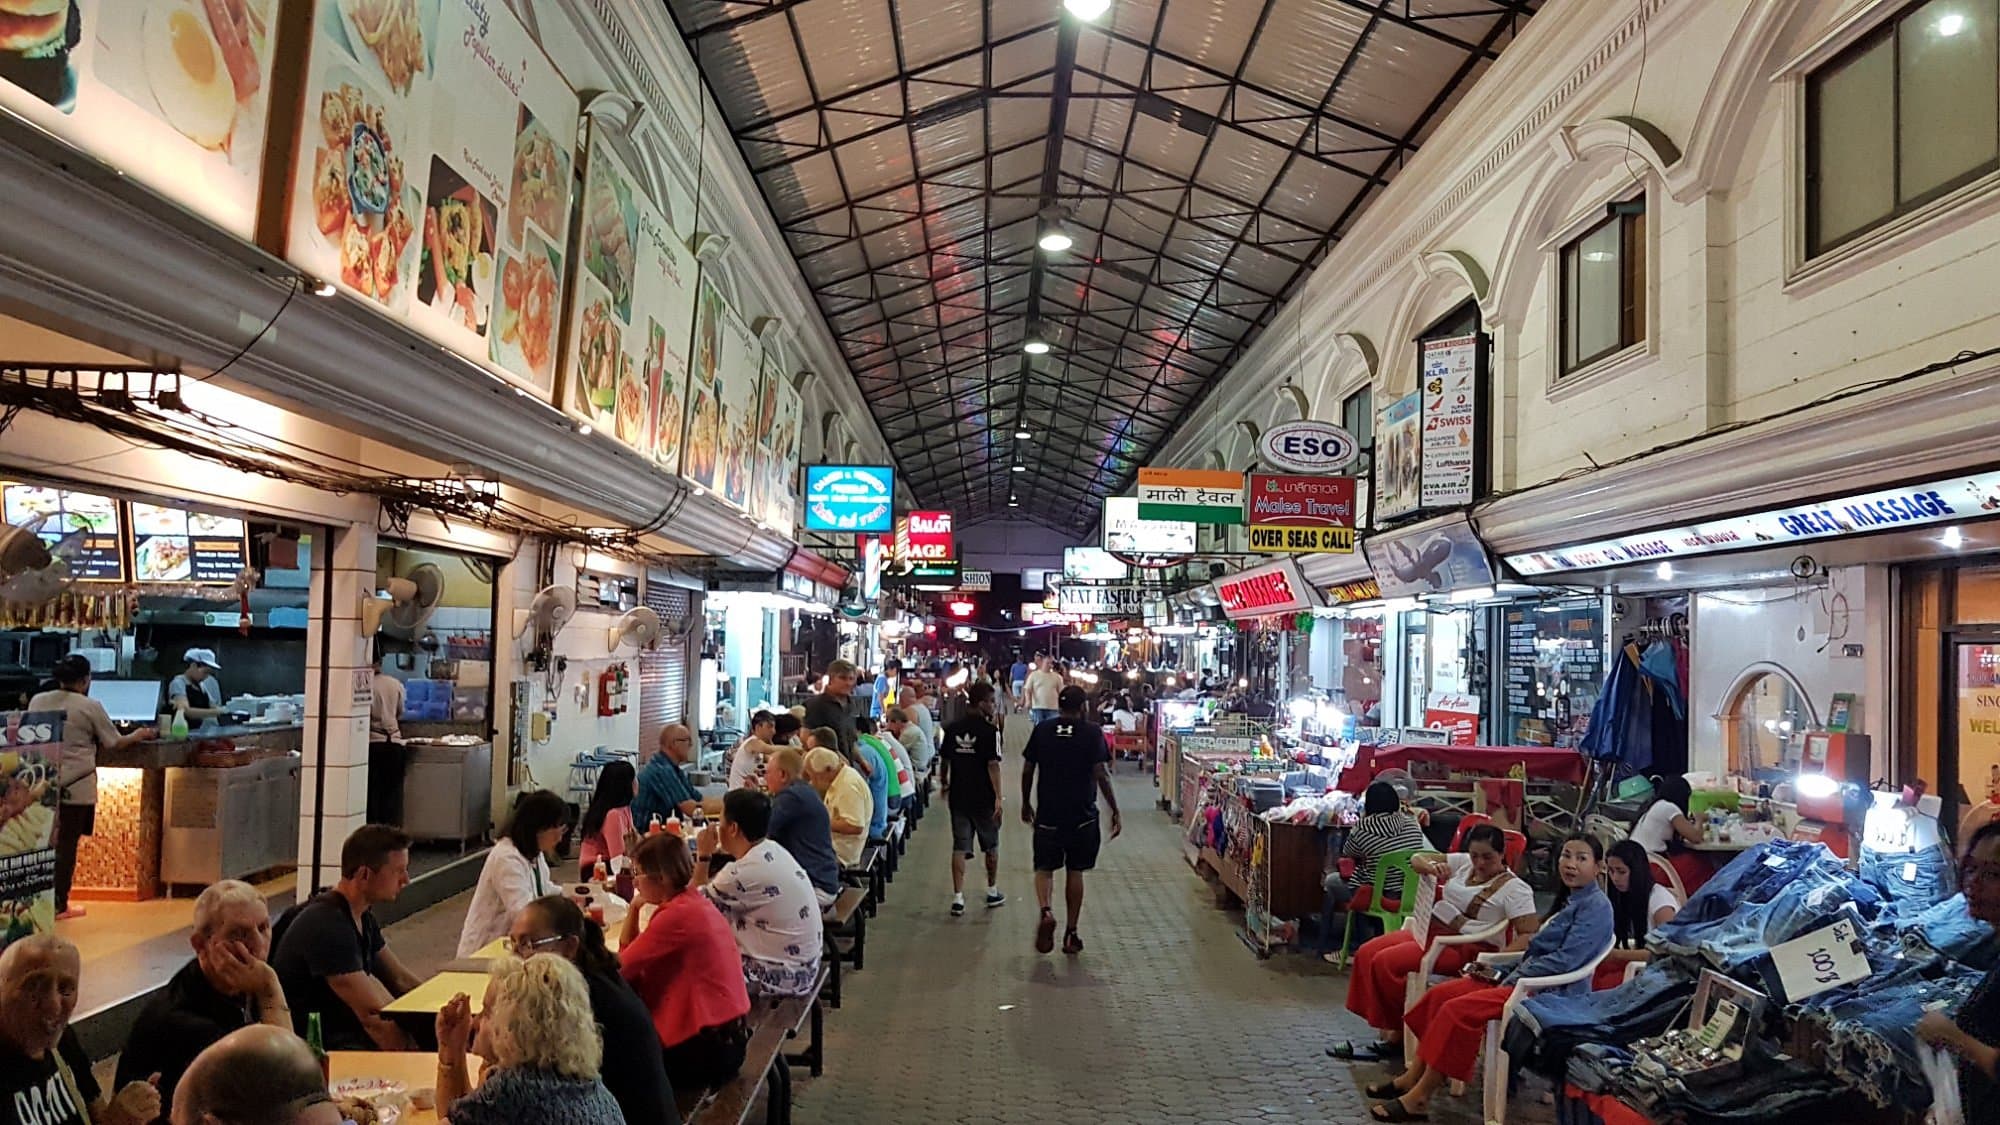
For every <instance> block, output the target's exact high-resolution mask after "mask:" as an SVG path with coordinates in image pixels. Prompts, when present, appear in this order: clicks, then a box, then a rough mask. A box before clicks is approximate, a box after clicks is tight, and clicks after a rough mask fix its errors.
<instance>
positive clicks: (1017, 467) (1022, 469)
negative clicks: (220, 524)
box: [1013, 465, 1028, 473]
mask: <svg viewBox="0 0 2000 1125" xmlns="http://www.w3.org/2000/svg"><path fill="white" fill-rule="evenodd" d="M1013 470H1014V471H1015V472H1017V473H1025V472H1027V471H1028V467H1027V466H1026V465H1015V466H1013Z"/></svg>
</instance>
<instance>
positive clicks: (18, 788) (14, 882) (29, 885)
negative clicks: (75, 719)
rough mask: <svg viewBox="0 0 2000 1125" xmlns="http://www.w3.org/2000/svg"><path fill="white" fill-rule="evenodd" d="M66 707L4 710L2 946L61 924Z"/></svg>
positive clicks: (0, 740)
mask: <svg viewBox="0 0 2000 1125" xmlns="http://www.w3.org/2000/svg"><path fill="white" fill-rule="evenodd" d="M62 729H63V713H62V712H61V711H6V712H0V949H4V948H6V947H7V946H9V945H11V944H13V943H14V942H16V941H19V940H20V939H21V938H24V937H27V936H28V935H29V934H34V933H45V934H46V933H54V932H55V927H56V895H55V886H56V798H57V796H58V793H57V790H56V768H57V766H58V765H59V764H60V762H61V761H62Z"/></svg>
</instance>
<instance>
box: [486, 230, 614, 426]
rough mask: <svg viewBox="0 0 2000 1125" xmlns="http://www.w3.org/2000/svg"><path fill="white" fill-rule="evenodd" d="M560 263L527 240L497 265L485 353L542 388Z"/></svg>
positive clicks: (551, 356) (551, 352)
mask: <svg viewBox="0 0 2000 1125" xmlns="http://www.w3.org/2000/svg"><path fill="white" fill-rule="evenodd" d="M559 261H560V259H558V258H557V256H556V255H555V253H554V252H552V251H551V250H549V248H548V244H547V243H544V242H543V241H542V240H541V239H540V238H538V237H532V236H531V237H530V238H529V239H528V244H527V245H526V246H525V247H524V248H523V249H522V251H521V252H520V253H517V254H516V253H510V254H508V255H506V257H505V258H504V260H503V261H502V262H501V263H500V293H499V298H500V301H499V304H500V307H499V309H498V310H497V312H496V313H495V315H494V324H495V330H494V331H493V332H492V333H491V336H490V345H489V348H488V352H487V354H488V355H489V356H490V357H491V358H492V360H493V362H495V363H498V364H500V365H501V366H502V367H505V368H506V369H508V370H509V371H512V372H514V373H515V374H517V375H523V376H531V377H533V378H534V379H535V380H536V381H537V382H539V383H541V384H542V385H544V386H546V385H547V384H548V383H549V381H550V379H551V376H552V373H553V369H552V367H551V364H552V363H553V362H554V360H555V318H556V307H557V306H558V305H559V304H560V303H561V301H560V297H559V295H558V292H557V284H556V270H557V268H558V265H559ZM607 405H608V404H607Z"/></svg>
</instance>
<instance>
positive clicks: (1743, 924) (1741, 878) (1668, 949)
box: [1647, 840, 1882, 979]
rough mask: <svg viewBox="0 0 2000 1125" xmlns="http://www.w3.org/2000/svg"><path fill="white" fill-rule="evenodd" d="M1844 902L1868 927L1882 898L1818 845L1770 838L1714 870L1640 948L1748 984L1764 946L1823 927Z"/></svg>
mask: <svg viewBox="0 0 2000 1125" xmlns="http://www.w3.org/2000/svg"><path fill="white" fill-rule="evenodd" d="M1849 904H1852V905H1853V907H1854V910H1855V912H1856V914H1857V915H1858V916H1859V918H1860V920H1861V921H1862V923H1863V924H1864V925H1872V924H1873V923H1874V922H1875V920H1876V918H1877V916H1878V915H1879V914H1880V913H1881V910H1882V897H1881V895H1880V894H1879V893H1877V892H1876V890H1875V889H1874V888H1873V887H1871V886H1869V885H1868V884H1867V883H1865V882H1863V881H1861V880H1859V879H1856V878H1855V877H1854V876H1852V875H1850V874H1848V872H1847V870H1846V868H1845V866H1844V865H1843V864H1842V862H1841V860H1840V859H1839V857H1837V856H1835V855H1834V854H1833V853H1832V852H1830V851H1827V850H1826V849H1825V848H1823V847H1821V846H1820V845H1818V844H1810V843H1800V842H1795V841H1791V840H1774V841H1772V842H1770V843H1767V844H1760V845H1758V846H1757V847H1755V848H1752V849H1750V850H1749V851H1746V852H1744V853H1743V854H1742V855H1739V856H1737V857H1736V859H1734V860H1732V861H1731V862H1730V863H1729V865H1728V866H1726V867H1724V868H1723V869H1722V870H1721V871H1718V872H1716V874H1715V877H1714V878H1713V879H1710V880H1709V881H1708V883H1707V885H1705V886H1703V887H1702V888H1701V889H1700V890H1698V891H1696V892H1695V893H1694V894H1693V895H1692V896H1690V897H1689V898H1688V901H1687V905H1685V906H1683V907H1682V908H1681V910H1680V912H1679V913H1678V914H1676V915H1674V918H1673V920H1672V921H1670V922H1668V923H1667V924H1666V925H1664V926H1661V927H1660V928H1659V929H1657V930H1655V931H1653V933H1652V935H1651V936H1650V937H1649V938H1648V939H1647V944H1648V945H1649V946H1650V947H1651V948H1652V949H1653V950H1654V952H1655V953H1656V954H1660V953H1664V954H1670V955H1674V956H1678V957H1686V958H1698V959H1700V961H1701V962H1703V963H1705V964H1707V965H1708V967H1710V968H1713V969H1716V970H1718V971H1720V972H1722V973H1725V974H1727V975H1729V976H1732V977H1741V978H1743V979H1755V977H1754V976H1750V975H1747V974H1748V973H1749V972H1750V971H1751V970H1752V968H1753V966H1754V963H1755V962H1756V961H1757V960H1758V959H1759V958H1761V957H1764V956H1766V951H1767V950H1769V949H1770V948H1771V947H1772V946H1774V945H1778V944H1781V943H1783V942H1786V941H1790V940H1791V939H1792V938H1795V937H1798V936H1799V935H1800V934H1804V933H1808V932H1810V931H1812V930H1816V929H1819V928H1820V927H1822V926H1825V925H1829V924H1831V923H1832V922H1833V920H1834V919H1835V918H1836V917H1839V916H1840V915H1841V914H1842V913H1843V908H1844V907H1846V906H1848V905H1849Z"/></svg>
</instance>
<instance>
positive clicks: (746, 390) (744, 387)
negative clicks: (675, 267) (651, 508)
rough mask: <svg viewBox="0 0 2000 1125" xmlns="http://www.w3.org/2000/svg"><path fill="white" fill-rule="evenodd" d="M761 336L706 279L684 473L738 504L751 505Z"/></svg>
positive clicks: (700, 307)
mask: <svg viewBox="0 0 2000 1125" xmlns="http://www.w3.org/2000/svg"><path fill="white" fill-rule="evenodd" d="M759 359H760V355H759V351H758V342H757V337H756V336H754V335H752V334H751V332H750V326H749V325H748V324H746V323H744V321H743V318H742V317H741V316H739V315H737V312H736V310H735V309H733V308H731V307H730V306H729V302H728V300H727V299H725V298H724V297H723V295H722V290H720V289H718V288H716V286H715V284H714V283H713V282H711V281H709V280H707V279H706V278H704V279H702V282H701V285H700V296H699V298H698V300H697V302H696V305H695V321H694V349H693V368H692V372H691V376H690V378H689V380H688V425H687V439H686V440H687V452H686V459H685V462H684V464H683V468H682V470H681V473H682V475H683V476H685V477H687V479H688V480H690V481H692V482H694V483H695V484H697V485H699V486H701V487H702V488H705V489H708V490H709V491H710V492H713V493H715V494H716V495H717V496H719V497H721V498H722V499H723V500H725V501H727V502H729V503H730V504H731V505H733V506H734V507H736V508H739V509H742V510H745V511H747V510H748V509H749V507H750V466H751V450H752V447H753V446H754V445H755V438H754V437H753V436H752V435H751V433H750V426H751V424H752V422H753V421H754V420H755V419H754V414H755V410H756V403H757V364H758V361H759Z"/></svg>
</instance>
